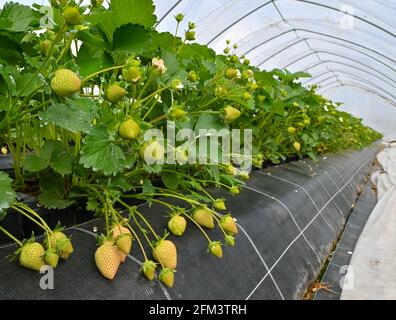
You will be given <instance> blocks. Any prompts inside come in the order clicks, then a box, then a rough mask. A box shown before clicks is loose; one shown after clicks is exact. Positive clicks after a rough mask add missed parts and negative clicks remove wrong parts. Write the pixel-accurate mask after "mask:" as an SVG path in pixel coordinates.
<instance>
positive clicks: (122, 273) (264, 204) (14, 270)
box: [0, 145, 378, 299]
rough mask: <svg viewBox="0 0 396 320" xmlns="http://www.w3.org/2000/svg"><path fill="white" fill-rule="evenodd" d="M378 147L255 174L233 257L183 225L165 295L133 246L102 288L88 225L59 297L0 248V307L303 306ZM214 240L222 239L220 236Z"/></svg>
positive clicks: (238, 204) (58, 285) (159, 219)
mask: <svg viewBox="0 0 396 320" xmlns="http://www.w3.org/2000/svg"><path fill="white" fill-rule="evenodd" d="M377 151H378V145H373V146H371V147H369V148H366V149H364V150H362V151H360V152H353V153H345V154H341V155H331V156H327V157H324V158H321V159H320V161H319V162H318V163H316V162H313V161H310V160H303V161H296V162H292V163H288V164H285V165H281V166H277V167H271V168H267V169H265V170H261V171H254V172H253V173H252V177H251V179H250V180H249V181H248V183H247V186H246V187H245V188H244V189H243V190H242V192H241V194H240V195H238V196H236V197H232V196H230V195H229V194H227V193H225V192H224V191H221V190H217V189H216V190H209V191H210V192H212V193H213V194H214V195H215V196H216V197H224V198H227V205H228V209H229V210H230V211H231V212H232V213H233V215H234V216H235V217H236V218H237V219H238V225H239V231H240V232H239V234H238V236H237V242H236V246H235V247H234V248H228V247H224V257H223V258H222V259H218V258H216V257H214V256H212V255H209V254H207V253H206V249H207V242H206V240H205V238H204V237H203V236H202V235H201V234H200V233H199V231H198V230H197V229H196V228H194V226H193V225H192V224H189V225H188V228H187V231H186V233H185V235H184V236H183V237H182V238H174V237H171V238H172V240H174V241H175V243H176V245H177V248H178V272H177V273H176V279H175V286H174V287H173V288H172V289H165V288H164V287H163V286H162V285H161V284H160V283H159V282H158V281H155V282H153V283H150V282H148V281H146V280H145V279H144V278H143V277H142V276H141V275H140V274H139V269H140V266H139V264H140V262H141V261H142V256H141V254H140V252H139V250H138V246H137V244H136V243H134V247H133V250H132V255H131V256H130V257H129V259H127V261H126V262H125V263H124V264H122V265H121V267H120V270H119V272H118V274H117V276H116V278H115V280H113V281H108V280H106V279H104V278H103V277H102V276H101V275H100V274H99V272H98V271H97V270H96V267H95V264H94V258H93V256H94V252H95V248H96V247H95V233H94V231H95V230H96V229H98V232H99V233H100V231H101V230H102V228H103V224H102V222H101V221H99V220H93V221H90V222H88V223H84V224H81V225H78V226H75V227H72V228H69V229H68V230H67V233H68V234H71V235H72V236H73V243H74V247H75V253H74V254H73V255H72V256H71V257H70V259H69V260H68V261H67V262H66V263H65V262H61V263H60V266H59V267H58V268H57V269H56V270H55V282H54V284H55V288H54V289H53V290H42V289H40V286H39V280H40V277H41V276H42V275H40V274H38V273H36V272H33V271H30V270H26V269H24V268H21V267H19V266H18V265H17V264H16V263H15V262H8V261H7V260H6V259H5V257H6V256H7V255H8V254H10V253H11V252H12V251H14V250H15V246H3V247H0V271H1V272H0V299H27V298H29V299H299V298H301V297H302V296H303V294H304V292H305V290H306V288H307V286H308V285H309V283H311V282H312V281H313V280H315V279H316V277H317V275H318V273H319V272H320V269H321V266H322V263H323V261H324V260H325V258H326V257H327V255H328V253H329V251H330V249H331V247H332V245H333V242H334V241H335V239H336V238H337V236H338V235H339V233H340V232H341V230H342V228H343V226H344V224H345V221H346V219H347V218H348V217H349V215H350V212H351V205H352V204H353V203H354V202H355V201H356V198H357V196H358V191H357V190H358V187H359V186H360V185H361V183H362V181H363V180H364V177H365V176H366V175H367V173H368V171H369V169H370V167H371V165H372V162H373V160H374V157H375V155H376V153H377ZM139 210H141V212H142V213H143V214H144V215H145V216H146V217H147V219H148V220H149V221H150V222H151V223H152V225H153V227H154V228H155V229H156V230H157V231H158V233H160V234H162V232H163V231H164V229H165V227H166V223H167V218H165V216H166V210H165V209H164V207H162V206H159V205H153V206H151V207H149V206H148V205H147V204H143V205H140V206H139ZM209 235H210V237H211V238H212V239H214V240H215V239H221V234H220V232H219V231H218V230H216V231H210V232H209Z"/></svg>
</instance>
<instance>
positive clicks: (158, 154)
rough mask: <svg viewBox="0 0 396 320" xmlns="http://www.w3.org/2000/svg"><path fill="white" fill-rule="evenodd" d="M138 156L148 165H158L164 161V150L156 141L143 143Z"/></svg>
mask: <svg viewBox="0 0 396 320" xmlns="http://www.w3.org/2000/svg"><path fill="white" fill-rule="evenodd" d="M140 156H141V157H142V158H143V159H144V160H145V161H146V163H148V164H153V163H160V162H162V160H164V157H165V149H164V147H163V146H162V145H161V144H160V143H159V142H158V141H153V142H150V143H145V144H144V145H143V146H142V148H141V149H140Z"/></svg>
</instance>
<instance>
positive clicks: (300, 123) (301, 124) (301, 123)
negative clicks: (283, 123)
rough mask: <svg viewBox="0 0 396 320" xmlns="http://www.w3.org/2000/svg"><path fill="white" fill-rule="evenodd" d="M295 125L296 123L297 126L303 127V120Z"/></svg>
mask: <svg viewBox="0 0 396 320" xmlns="http://www.w3.org/2000/svg"><path fill="white" fill-rule="evenodd" d="M296 125H297V127H299V128H304V127H305V124H304V122H297V123H296Z"/></svg>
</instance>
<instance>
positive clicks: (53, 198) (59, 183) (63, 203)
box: [38, 172, 74, 209]
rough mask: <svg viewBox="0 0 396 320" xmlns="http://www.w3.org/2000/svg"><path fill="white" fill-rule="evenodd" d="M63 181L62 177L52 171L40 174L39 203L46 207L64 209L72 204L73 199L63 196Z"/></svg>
mask: <svg viewBox="0 0 396 320" xmlns="http://www.w3.org/2000/svg"><path fill="white" fill-rule="evenodd" d="M64 183H65V182H64V179H63V178H62V177H61V176H60V175H58V174H56V173H54V172H51V173H46V174H44V175H41V177H40V187H41V190H42V192H41V194H40V195H39V196H38V200H39V202H40V204H42V205H43V206H44V207H45V208H47V209H65V208H67V207H69V206H70V205H72V204H73V203H74V201H73V200H71V199H69V198H67V197H66V196H65V190H64Z"/></svg>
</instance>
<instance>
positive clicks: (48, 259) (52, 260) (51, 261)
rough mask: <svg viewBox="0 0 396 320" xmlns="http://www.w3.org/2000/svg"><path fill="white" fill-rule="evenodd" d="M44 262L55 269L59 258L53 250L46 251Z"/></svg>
mask: <svg viewBox="0 0 396 320" xmlns="http://www.w3.org/2000/svg"><path fill="white" fill-rule="evenodd" d="M44 261H45V263H46V264H48V265H49V266H51V267H52V268H54V269H55V268H56V267H57V266H58V262H59V256H58V254H57V253H56V251H55V250H54V249H47V251H45V255H44Z"/></svg>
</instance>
